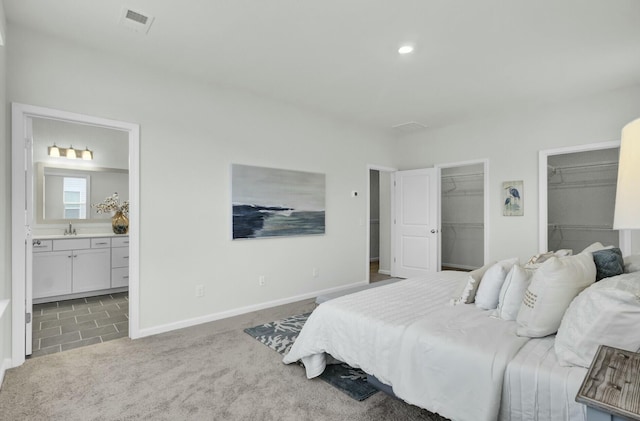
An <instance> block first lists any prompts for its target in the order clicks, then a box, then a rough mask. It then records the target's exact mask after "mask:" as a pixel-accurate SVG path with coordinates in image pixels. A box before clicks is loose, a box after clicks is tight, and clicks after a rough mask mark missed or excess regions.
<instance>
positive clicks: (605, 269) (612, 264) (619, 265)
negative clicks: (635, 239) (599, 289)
mask: <svg viewBox="0 0 640 421" xmlns="http://www.w3.org/2000/svg"><path fill="white" fill-rule="evenodd" d="M593 262H594V263H595V264H596V282H598V281H599V280H601V279H604V278H610V277H612V276H616V275H621V274H623V273H624V259H623V258H622V252H621V251H620V249H619V248H617V247H614V248H610V249H604V250H598V251H594V252H593Z"/></svg>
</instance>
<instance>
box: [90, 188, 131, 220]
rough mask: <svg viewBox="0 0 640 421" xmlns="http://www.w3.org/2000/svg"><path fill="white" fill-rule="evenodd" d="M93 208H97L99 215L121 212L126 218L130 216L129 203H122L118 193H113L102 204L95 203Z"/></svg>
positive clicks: (126, 201)
mask: <svg viewBox="0 0 640 421" xmlns="http://www.w3.org/2000/svg"><path fill="white" fill-rule="evenodd" d="M91 207H92V208H96V212H97V213H99V214H100V213H107V212H116V213H117V212H121V213H122V214H124V215H125V216H129V201H128V200H125V201H124V202H122V203H120V199H119V198H118V193H117V192H116V193H113V194H112V195H111V196H108V197H106V198H105V199H104V201H103V202H102V203H93V204H92V205H91Z"/></svg>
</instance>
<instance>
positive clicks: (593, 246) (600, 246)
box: [580, 241, 613, 254]
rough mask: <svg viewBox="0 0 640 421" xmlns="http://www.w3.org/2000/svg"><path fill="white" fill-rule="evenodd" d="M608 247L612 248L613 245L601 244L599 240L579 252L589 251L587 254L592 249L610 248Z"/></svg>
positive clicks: (592, 250)
mask: <svg viewBox="0 0 640 421" xmlns="http://www.w3.org/2000/svg"><path fill="white" fill-rule="evenodd" d="M610 248H613V246H603V245H602V243H601V242H599V241H596V242H595V243H593V244H591V245H590V246H587V248H585V249H584V250H582V251H581V252H580V253H589V254H591V253H593V252H594V251H598V250H604V249H610Z"/></svg>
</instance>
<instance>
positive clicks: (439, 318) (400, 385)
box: [391, 305, 529, 421]
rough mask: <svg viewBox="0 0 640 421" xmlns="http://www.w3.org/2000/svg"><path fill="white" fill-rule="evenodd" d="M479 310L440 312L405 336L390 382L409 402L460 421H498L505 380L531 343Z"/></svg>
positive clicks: (508, 323) (509, 324) (466, 307)
mask: <svg viewBox="0 0 640 421" xmlns="http://www.w3.org/2000/svg"><path fill="white" fill-rule="evenodd" d="M489 313H490V312H489V311H483V310H480V309H478V308H477V307H476V306H475V305H458V306H455V307H453V306H449V307H444V308H441V309H440V310H439V311H437V312H435V313H433V314H431V315H430V316H429V317H428V318H424V319H421V320H419V321H416V322H415V323H413V324H412V325H411V326H409V327H408V328H407V329H406V331H405V333H404V335H403V336H402V342H401V344H402V345H401V347H400V351H399V353H398V356H397V365H396V367H395V370H394V371H393V375H392V376H391V384H392V385H393V392H394V393H395V394H396V395H397V396H399V397H400V398H402V399H404V400H405V401H406V402H409V403H412V404H414V405H418V406H420V407H423V408H427V409H428V410H430V411H433V412H437V413H439V414H440V415H442V416H445V417H447V418H451V419H454V420H459V421H493V420H496V419H497V418H498V413H499V410H500V400H501V393H502V384H503V376H504V372H505V369H506V367H507V365H508V364H509V362H510V361H511V360H512V359H513V357H514V356H515V355H516V353H517V352H518V351H519V350H520V348H521V347H522V346H523V345H524V344H525V343H526V342H527V341H528V340H529V338H521V337H518V336H516V333H515V332H516V323H515V322H512V321H504V320H500V319H496V318H492V317H489Z"/></svg>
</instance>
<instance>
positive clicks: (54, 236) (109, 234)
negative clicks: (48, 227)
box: [32, 232, 129, 240]
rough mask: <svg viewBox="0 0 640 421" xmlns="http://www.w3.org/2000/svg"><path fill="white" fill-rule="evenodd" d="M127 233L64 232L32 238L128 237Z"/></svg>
mask: <svg viewBox="0 0 640 421" xmlns="http://www.w3.org/2000/svg"><path fill="white" fill-rule="evenodd" d="M128 236H129V234H113V233H108V232H106V233H94V234H76V235H64V234H46V235H34V236H33V237H32V238H33V239H34V240H67V239H73V238H107V237H109V238H112V237H128Z"/></svg>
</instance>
